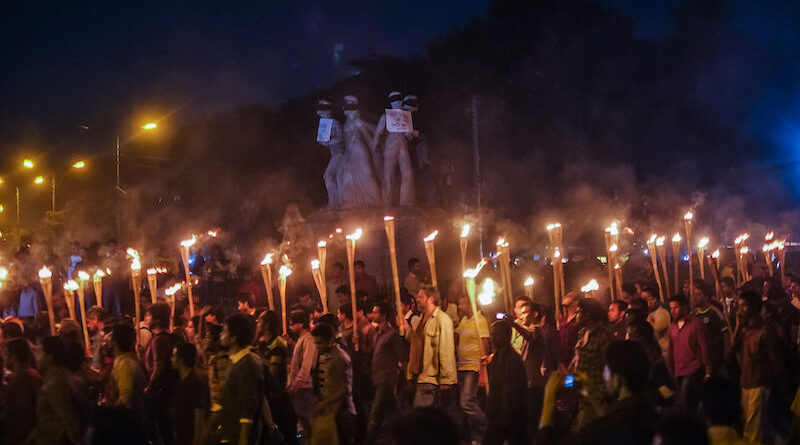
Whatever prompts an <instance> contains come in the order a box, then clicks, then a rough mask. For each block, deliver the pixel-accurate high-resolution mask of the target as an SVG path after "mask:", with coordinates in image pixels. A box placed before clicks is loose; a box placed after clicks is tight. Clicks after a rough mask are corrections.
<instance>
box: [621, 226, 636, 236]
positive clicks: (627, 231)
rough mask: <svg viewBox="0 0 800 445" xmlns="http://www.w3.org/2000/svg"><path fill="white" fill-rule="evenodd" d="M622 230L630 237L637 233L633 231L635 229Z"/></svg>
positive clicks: (626, 228)
mask: <svg viewBox="0 0 800 445" xmlns="http://www.w3.org/2000/svg"><path fill="white" fill-rule="evenodd" d="M622 230H624V231H625V233H627V234H628V235H633V234H634V233H635V232H634V231H633V229H631V228H630V227H625V228H624V229H622Z"/></svg>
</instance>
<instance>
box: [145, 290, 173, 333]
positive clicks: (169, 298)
mask: <svg viewBox="0 0 800 445" xmlns="http://www.w3.org/2000/svg"><path fill="white" fill-rule="evenodd" d="M179 290H181V283H175V284H173V285H172V286H170V287H168V288H166V289H164V299H165V301H166V303H167V304H169V313H170V316H169V330H170V332H172V330H173V329H175V294H176V293H177V292H178V291H179ZM136 330H137V331H138V330H139V329H138V327H137V329H136Z"/></svg>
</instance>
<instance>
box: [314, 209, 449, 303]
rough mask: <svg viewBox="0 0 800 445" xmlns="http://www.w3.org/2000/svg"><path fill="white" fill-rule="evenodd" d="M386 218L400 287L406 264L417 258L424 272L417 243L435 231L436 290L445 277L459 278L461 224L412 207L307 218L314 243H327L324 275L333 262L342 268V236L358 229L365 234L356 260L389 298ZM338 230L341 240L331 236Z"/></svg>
mask: <svg viewBox="0 0 800 445" xmlns="http://www.w3.org/2000/svg"><path fill="white" fill-rule="evenodd" d="M387 215H388V216H393V217H394V218H395V237H396V245H397V264H398V271H399V273H398V275H399V276H400V285H401V286H402V285H403V281H404V279H405V277H406V275H408V260H409V259H410V258H418V259H419V260H420V261H422V264H424V265H425V266H427V264H428V261H427V257H426V256H425V246H424V243H423V241H422V240H423V238H425V237H426V236H427V235H429V234H430V233H431V232H433V231H434V230H438V231H439V235H438V236H437V238H436V267H437V275H438V276H439V283H440V286H441V285H442V284H443V283H444V280H445V279H446V278H447V277H450V275H453V274H456V275H457V274H458V269H460V261H461V260H460V256H459V253H458V234H459V230H460V223H457V222H455V221H454V220H453V218H452V217H451V216H449V215H448V214H447V213H446V212H445V211H444V210H442V209H440V208H425V207H417V206H413V207H392V208H389V209H382V208H362V209H350V210H332V209H321V210H319V211H317V212H314V213H312V214H310V215H308V216H307V217H306V224H307V225H308V229H309V231H310V232H311V233H313V234H314V236H316V237H317V239H328V240H329V247H328V261H327V267H328V270H330V268H331V265H332V264H333V263H334V262H337V261H338V262H341V263H342V264H347V254H346V250H345V235H346V234H348V233H351V232H353V231H354V230H355V229H356V228H359V227H360V228H361V229H362V230H363V232H364V233H363V235H362V237H361V239H360V240H359V241H358V242H357V243H356V254H355V258H356V259H361V260H363V261H364V262H365V263H366V271H367V273H368V274H370V275H373V276H375V278H376V279H377V280H378V284H379V285H380V287H381V291H382V292H383V293H386V294H388V295H393V290H392V266H391V259H390V254H389V244H388V241H387V238H386V230H385V226H384V221H383V217H384V216H387ZM337 228H341V229H342V233H341V234H337V233H336V229H337ZM330 234H333V235H334V236H333V238H332V240H331V239H330V238H329V236H330ZM451 266H453V267H454V268H453V267H451ZM451 269H452V270H451ZM328 275H330V274H328ZM452 278H455V277H452ZM345 280H347V276H345Z"/></svg>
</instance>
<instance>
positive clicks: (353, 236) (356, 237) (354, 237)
mask: <svg viewBox="0 0 800 445" xmlns="http://www.w3.org/2000/svg"><path fill="white" fill-rule="evenodd" d="M363 234H364V231H363V230H361V227H359V228H357V229H356V230H355V231H354V232H353V233H351V234H349V235H346V236H345V238H346V239H349V240H352V241H358V240H360V239H361V235H363Z"/></svg>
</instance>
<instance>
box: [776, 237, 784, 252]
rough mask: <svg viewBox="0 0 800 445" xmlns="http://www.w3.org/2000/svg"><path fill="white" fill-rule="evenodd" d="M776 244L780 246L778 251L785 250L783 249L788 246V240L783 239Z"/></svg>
mask: <svg viewBox="0 0 800 445" xmlns="http://www.w3.org/2000/svg"><path fill="white" fill-rule="evenodd" d="M776 244H777V246H778V250H783V248H784V247H785V246H786V240H785V239H782V240H780V241H777V242H776Z"/></svg>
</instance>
